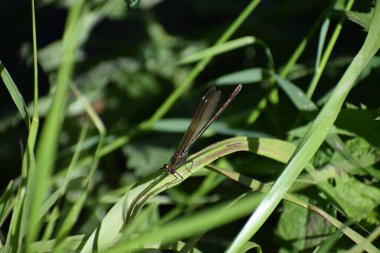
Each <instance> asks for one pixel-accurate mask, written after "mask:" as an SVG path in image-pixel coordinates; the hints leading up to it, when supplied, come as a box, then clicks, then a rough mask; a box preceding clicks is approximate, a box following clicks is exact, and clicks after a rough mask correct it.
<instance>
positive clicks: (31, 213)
mask: <svg viewBox="0 0 380 253" xmlns="http://www.w3.org/2000/svg"><path fill="white" fill-rule="evenodd" d="M83 4H84V1H83V0H79V1H75V2H73V5H72V6H71V7H70V9H69V14H68V18H67V23H66V27H65V33H64V36H63V41H62V51H63V59H62V65H61V66H60V68H59V71H58V75H57V86H56V90H55V94H54V99H53V104H52V106H51V109H50V111H49V113H48V115H47V118H46V121H45V125H44V127H43V129H42V132H41V136H40V142H39V145H38V147H37V152H36V153H37V155H36V161H37V167H38V169H33V170H31V171H30V172H29V175H28V181H27V189H26V202H25V204H26V205H25V208H24V210H25V211H26V213H25V215H27V217H28V218H27V220H26V223H27V224H25V225H26V228H27V231H28V233H27V234H26V240H25V247H26V251H28V250H29V246H30V244H31V243H32V242H33V241H35V239H36V238H37V236H38V234H39V231H40V228H41V222H40V220H39V217H41V207H42V204H43V201H44V199H45V197H46V194H47V192H48V190H49V182H50V179H49V178H50V175H51V171H52V168H53V165H54V161H55V157H56V150H57V144H58V137H59V133H60V129H61V126H62V115H65V113H64V110H65V105H66V99H67V92H68V83H69V80H70V76H71V74H72V71H73V65H74V62H75V53H76V51H77V48H78V46H79V45H78V39H79V37H80V36H79V32H80V31H79V29H78V28H79V20H80V18H81V15H80V14H81V10H82V6H83ZM24 217H25V216H24Z"/></svg>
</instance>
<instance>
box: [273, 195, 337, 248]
mask: <svg viewBox="0 0 380 253" xmlns="http://www.w3.org/2000/svg"><path fill="white" fill-rule="evenodd" d="M298 198H299V199H302V200H304V201H306V202H307V198H306V197H301V196H298ZM283 203H284V204H283V211H282V212H281V216H280V220H279V223H278V226H277V229H276V234H277V236H279V237H280V238H281V239H282V240H284V241H286V242H287V244H291V245H292V247H291V248H293V249H296V250H297V251H302V250H306V249H310V248H313V247H316V246H318V245H320V244H321V242H323V241H324V240H326V238H327V236H328V234H329V233H331V232H333V231H334V227H332V226H331V224H329V223H328V222H327V221H326V219H324V218H322V217H321V216H320V215H318V214H316V213H314V212H311V211H309V210H308V209H306V208H303V207H301V206H299V205H295V204H294V203H291V202H287V201H285V202H283Z"/></svg>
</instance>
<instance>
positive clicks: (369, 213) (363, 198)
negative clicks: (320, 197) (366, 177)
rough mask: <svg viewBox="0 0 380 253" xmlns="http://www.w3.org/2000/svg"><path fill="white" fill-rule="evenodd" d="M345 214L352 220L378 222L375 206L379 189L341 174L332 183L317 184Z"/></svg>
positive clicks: (377, 204) (378, 196)
mask: <svg viewBox="0 0 380 253" xmlns="http://www.w3.org/2000/svg"><path fill="white" fill-rule="evenodd" d="M318 186H319V187H321V189H323V190H324V192H325V194H326V195H328V196H329V197H330V198H331V199H332V200H333V201H334V202H335V203H336V204H337V205H338V206H339V207H340V208H341V209H342V211H344V212H345V214H346V215H347V216H348V217H349V218H351V219H354V220H362V219H365V220H366V221H367V222H369V223H372V224H380V217H379V214H378V213H377V212H376V210H375V208H376V207H377V206H379V205H380V189H378V188H377V187H375V186H371V185H369V184H365V183H362V182H360V181H359V180H357V179H355V178H353V177H351V176H349V175H347V174H342V175H341V176H340V177H336V178H335V179H334V185H332V184H329V183H327V182H324V183H320V184H319V185H318Z"/></svg>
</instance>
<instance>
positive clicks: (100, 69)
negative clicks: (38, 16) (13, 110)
mask: <svg viewBox="0 0 380 253" xmlns="http://www.w3.org/2000/svg"><path fill="white" fill-rule="evenodd" d="M137 2H138V1H133V4H134V8H135V9H134V10H127V9H126V8H127V4H126V3H120V2H117V1H108V2H104V3H99V2H96V3H95V2H86V1H75V2H73V3H72V4H70V5H68V9H67V10H68V16H67V20H66V26H65V29H64V33H63V36H62V40H60V41H59V42H58V43H54V44H50V45H48V46H46V47H45V48H43V49H41V50H37V39H36V37H37V35H38V33H37V30H38V29H36V28H38V27H36V25H35V23H36V22H35V10H34V2H33V1H32V5H31V6H32V8H31V10H32V14H33V19H32V27H33V40H32V41H33V43H32V44H33V50H32V52H33V54H32V55H31V56H32V57H33V58H32V59H33V66H34V89H33V92H34V97H33V102H32V106H28V105H27V103H26V102H25V101H24V98H23V95H22V94H21V92H20V91H19V90H18V88H17V85H16V84H15V82H14V81H13V79H12V77H11V74H10V73H9V72H8V71H7V69H6V66H4V65H3V64H2V65H1V77H2V79H3V82H4V84H5V86H6V87H7V89H8V92H9V94H10V96H11V97H12V100H13V102H14V105H16V107H17V109H18V114H19V116H21V117H18V118H15V120H16V121H17V120H19V119H20V118H22V119H23V121H24V123H25V129H27V133H28V137H27V140H26V145H25V150H24V151H23V153H22V155H23V156H22V157H23V160H22V167H21V170H20V176H19V177H18V178H17V179H16V180H11V181H10V182H9V183H8V185H7V186H6V187H4V189H5V190H4V191H3V193H2V195H1V198H0V221H1V222H0V224H1V225H2V226H1V228H2V231H3V233H4V237H3V238H2V240H1V243H2V244H1V251H2V252H24V251H25V252H67V251H78V252H92V251H101V252H103V251H105V252H126V251H134V250H136V251H139V250H140V251H141V250H144V249H160V250H165V249H170V250H173V251H188V250H193V251H199V252H200V251H210V249H212V250H214V251H219V250H225V251H226V252H242V251H243V252H245V251H249V250H250V249H255V250H256V251H258V252H261V250H262V248H263V249H265V248H266V247H273V248H274V246H273V241H274V240H273V239H272V238H273V237H275V238H276V239H275V241H276V243H277V245H276V247H275V248H276V250H282V251H285V250H291V251H302V250H319V252H329V251H332V250H334V251H337V250H345V251H350V252H356V251H360V250H366V251H368V252H378V251H379V249H377V248H376V246H375V243H374V242H373V241H374V240H375V239H376V238H377V237H378V234H379V229H378V228H377V227H378V224H379V223H380V220H379V213H378V210H377V209H378V206H379V204H380V191H379V189H378V184H379V180H380V174H379V173H378V170H377V168H376V166H378V161H379V154H380V153H379V148H378V147H379V146H380V145H379V144H380V136H379V131H378V129H379V128H378V127H379V124H378V108H376V109H377V111H376V110H371V109H369V108H367V107H366V106H364V105H362V106H360V107H357V106H353V105H348V106H346V108H345V107H344V102H345V101H347V97H348V96H349V95H350V94H352V89H353V88H354V86H355V85H357V86H359V85H366V83H367V82H370V78H369V77H370V76H371V75H373V73H371V71H370V69H371V68H372V67H376V66H378V59H377V56H375V55H376V53H377V51H378V49H379V47H380V35H379V34H380V3H379V1H376V5H375V7H374V9H373V10H372V11H371V12H368V13H358V12H354V11H350V10H351V8H352V5H353V1H347V2H346V3H345V5H344V7H342V6H341V5H340V2H339V3H336V4H335V3H334V4H331V6H330V7H329V8H328V10H329V11H325V12H323V14H321V16H320V17H319V18H318V19H316V21H315V23H314V25H312V26H311V28H310V29H309V30H308V32H307V33H306V35H305V37H304V38H303V39H301V41H300V42H299V44H298V47H296V49H295V50H294V51H293V53H289V55H290V56H289V57H288V59H287V61H286V63H285V64H283V66H281V67H277V68H276V66H275V63H276V61H275V59H276V58H277V55H276V54H275V53H273V52H276V51H277V48H276V45H271V44H270V43H267V42H266V41H265V39H263V38H261V37H260V35H259V34H255V36H253V35H252V34H244V35H243V36H240V37H237V38H234V36H239V35H237V34H238V31H239V29H241V30H243V28H244V27H245V26H246V25H247V19H248V18H249V17H250V16H251V18H252V19H254V18H255V15H254V14H255V13H257V8H258V7H259V6H260V4H264V3H261V1H251V2H250V3H248V4H247V6H245V7H244V8H243V9H242V10H241V12H240V13H239V14H238V15H237V16H236V17H235V19H234V21H233V22H232V23H231V24H230V25H229V26H228V28H226V29H225V31H224V32H223V33H221V35H220V37H219V39H218V40H216V43H215V44H214V45H211V46H204V45H197V46H195V47H196V50H195V51H196V52H193V53H191V54H190V55H187V56H184V57H182V56H181V52H180V50H179V49H178V48H180V49H181V50H183V51H193V50H194V48H193V47H194V44H195V43H194V42H193V41H190V42H188V41H185V40H184V39H183V40H181V39H179V38H178V37H177V38H176V37H174V36H172V35H171V34H169V33H168V32H166V31H165V29H163V26H162V25H161V24H160V23H159V22H157V21H156V20H155V18H154V15H153V14H152V13H150V11H151V8H153V7H152V6H149V5H148V4H147V5H144V4H146V3H144V2H142V3H140V7H139V8H140V10H138V9H136V7H137V5H136V3H137ZM131 3H132V2H131V1H130V2H129V3H128V4H129V5H130V4H131ZM194 4H195V3H194ZM330 10H334V11H330ZM337 13H338V14H339V15H340V16H339V17H338V18H336V14H337ZM134 15H135V16H134ZM136 16H138V17H141V20H143V22H144V23H143V25H144V26H143V27H145V28H146V35H145V36H147V38H145V39H146V41H147V43H146V44H145V45H144V46H136V48H137V51H138V52H139V53H138V54H133V52H132V51H133V50H129V48H128V49H127V50H125V51H126V52H125V51H122V52H123V53H124V54H127V56H126V57H118V58H115V57H109V56H106V57H104V58H102V59H101V60H98V61H97V62H96V64H94V63H93V62H92V60H93V59H91V54H90V53H89V52H86V51H85V50H84V49H83V48H84V45H86V43H90V40H89V38H90V37H89V36H90V32H91V31H93V29H94V27H95V25H96V24H97V22H98V21H100V20H103V19H104V18H105V17H108V18H114V19H118V18H119V19H121V18H122V19H128V18H134V17H136ZM347 18H348V21H349V22H355V23H358V24H359V25H361V26H362V27H363V28H364V29H365V30H366V31H368V32H367V33H366V34H364V33H363V39H365V40H364V43H363V44H362V45H361V47H360V49H359V50H358V52H354V53H355V56H354V57H352V60H351V61H350V62H349V63H347V64H346V65H344V68H345V70H344V72H343V74H341V73H339V74H340V75H341V77H340V78H339V80H338V81H337V82H336V83H334V82H333V81H331V80H328V79H327V80H328V81H329V82H330V84H331V85H330V88H331V89H330V90H328V91H324V89H323V85H322V83H323V82H326V80H323V79H322V77H323V75H327V76H328V70H329V69H328V67H329V65H328V64H330V67H331V69H333V70H334V71H335V72H336V73H338V71H339V69H338V68H336V69H334V68H335V67H334V66H337V65H334V64H338V63H339V62H338V61H337V62H338V63H337V62H334V60H335V59H334V58H333V57H332V54H333V52H334V50H336V48H337V46H338V38H339V36H340V35H341V33H342V28H344V27H345V26H346V25H347ZM331 20H336V23H335V24H334V25H332V24H331ZM369 20H371V21H369ZM318 30H319V31H320V33H319V35H318V36H317V31H318ZM364 35H365V36H364ZM316 37H317V38H316ZM311 41H316V42H317V43H316V44H317V50H316V53H315V55H316V56H312V57H311V58H312V59H314V61H315V63H314V65H313V67H312V68H310V67H308V66H307V64H303V63H302V61H301V57H302V56H305V57H306V56H308V54H307V51H305V50H306V48H307V47H308V46H310V42H311ZM270 45H271V46H270ZM246 48H249V49H252V48H255V49H256V48H257V50H261V51H262V52H263V55H264V56H263V59H265V60H264V62H265V63H263V64H262V65H259V67H255V68H252V67H250V68H243V67H240V68H239V69H238V70H236V69H234V70H231V73H224V71H222V72H223V73H220V74H218V76H217V77H216V78H215V76H214V77H213V78H209V81H210V83H211V84H212V85H219V86H229V85H235V84H236V83H243V86H244V87H243V91H242V94H241V96H240V95H239V98H238V99H236V102H235V101H234V102H235V103H234V104H236V105H234V106H233V108H231V109H230V112H229V113H228V112H226V117H225V122H226V123H221V122H215V124H213V126H211V128H210V130H211V131H208V133H209V135H208V136H212V134H219V135H223V134H224V135H238V137H229V138H224V139H223V140H221V138H220V136H218V137H215V139H216V140H218V141H219V142H215V143H214V144H212V145H210V146H207V147H206V148H203V149H200V151H198V152H196V151H194V152H193V154H192V155H190V156H189V157H188V161H189V162H190V163H191V169H190V170H189V168H188V164H184V165H182V166H180V167H179V168H177V172H178V173H179V174H180V175H181V177H182V179H183V180H182V179H181V180H178V179H179V178H178V177H174V176H173V175H170V174H169V175H167V174H165V173H164V172H162V171H160V170H159V169H158V168H160V167H161V166H162V164H163V163H164V162H167V160H166V161H165V156H167V157H168V158H169V157H170V155H171V150H168V149H167V146H168V145H175V143H176V142H175V140H176V139H177V138H173V142H172V141H168V139H170V137H168V136H173V135H172V134H174V133H176V132H183V131H184V129H185V128H186V126H187V123H188V120H187V119H183V118H180V119H165V118H164V117H166V115H168V114H169V113H172V111H176V110H179V109H178V108H177V107H176V105H177V103H181V102H179V98H180V97H186V94H185V93H186V91H189V93H191V94H193V92H194V93H197V92H196V89H195V88H194V83H196V80H197V78H199V77H200V75H205V73H207V69H208V67H209V65H210V63H211V62H217V61H218V59H220V57H226V55H234V54H239V53H238V52H241V50H244V49H246ZM247 52H249V51H247ZM289 52H291V51H290V50H289ZM129 54H130V55H129ZM83 55H85V56H87V57H88V58H89V59H86V57H83ZM141 55H144V58H143V60H141V58H140V57H141ZM247 55H248V53H247ZM37 56H40V57H39V58H38V57H37ZM57 57H58V61H53V60H52V59H56V58H57ZM81 57H82V58H81ZM247 58H249V57H248V56H247ZM38 60H39V61H40V64H41V66H42V70H43V71H45V72H46V73H47V74H48V75H49V78H50V81H51V82H52V83H53V85H52V89H51V92H50V93H49V94H48V95H46V96H45V97H41V95H40V94H38V90H39V85H40V84H39V80H38V79H37V77H38V76H39V75H38V71H37V66H38ZM338 60H339V59H338ZM77 61H79V63H78V62H77ZM142 62H143V63H142ZM192 64H193V65H192ZM277 64H278V63H277ZM157 66H159V67H157ZM308 79H310V82H309V83H308V84H307V85H306V87H305V86H303V89H302V88H300V87H302V86H301V85H299V83H303V82H305V80H308ZM168 82H169V83H171V84H173V87H174V90H173V92H172V93H171V94H170V95H168V96H165V95H166V94H164V93H165V92H164V91H163V89H162V87H163V86H164V85H165V84H167V83H168ZM258 83H261V84H265V85H263V87H262V93H263V94H264V95H262V96H261V97H260V98H258V97H254V96H253V95H252V91H253V87H254V85H255V84H258ZM106 87H107V89H106ZM228 88H229V87H226V89H228ZM256 91H259V92H260V90H256ZM120 94H122V95H123V96H127V97H128V99H125V98H123V96H120ZM199 94H200V93H199ZM159 95H161V96H159ZM159 97H160V98H161V99H160V98H159ZM316 97H319V98H320V99H319V100H318V101H317V99H316ZM193 98H194V97H190V98H187V100H188V101H193V100H194V99H193ZM370 102H372V101H368V103H370ZM182 103H183V102H182ZM191 103H193V102H191ZM46 104H47V106H46ZM44 105H45V107H44ZM183 107H185V106H183ZM233 112H235V113H234V114H233ZM281 113H284V114H286V116H288V117H289V116H290V117H291V119H292V122H293V123H292V124H289V123H287V122H285V123H284V122H282V121H281V120H282V118H281V117H282V115H281ZM121 115H122V116H121ZM41 118H43V124H40V121H41ZM359 119H360V121H359ZM261 120H263V123H261V122H260V121H261ZM227 123H228V124H227ZM20 124H21V122H20ZM2 125H3V128H2V129H5V130H4V131H7V129H9V128H10V126H9V125H7V121H5V120H4V121H3V122H2ZM256 127H258V128H260V130H261V131H254V130H253V129H255V128H256ZM273 129H275V130H273ZM163 132H168V133H170V135H167V136H166V135H165V134H164V133H163ZM276 133H277V134H276ZM206 135H207V134H206ZM65 136H66V137H65ZM284 136H285V137H284ZM213 138H214V137H213ZM195 149H196V148H194V150H195ZM120 150H121V151H122V152H123V155H124V156H125V157H126V158H125V159H126V165H127V167H128V170H127V171H124V169H120V162H119V160H118V159H117V156H114V154H116V153H117V152H118V151H120ZM198 150H199V149H198ZM237 152H239V153H237ZM235 153H236V154H235ZM122 167H123V166H122ZM260 169H262V170H260ZM168 206H170V210H168V209H167V207H168ZM275 210H277V212H275ZM271 218H272V219H271ZM264 223H266V224H268V226H264ZM219 228H223V230H228V231H229V233H222V235H221V233H220V231H219V230H218V229H219ZM225 228H228V229H225ZM260 232H262V233H263V234H270V235H271V237H269V238H268V236H266V239H262V238H261V236H260ZM342 235H344V236H342ZM215 238H216V239H215ZM213 240H214V241H216V243H213Z"/></svg>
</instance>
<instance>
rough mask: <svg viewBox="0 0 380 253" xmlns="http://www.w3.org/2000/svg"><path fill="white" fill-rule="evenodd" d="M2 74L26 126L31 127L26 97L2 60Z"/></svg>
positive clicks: (0, 73)
mask: <svg viewBox="0 0 380 253" xmlns="http://www.w3.org/2000/svg"><path fill="white" fill-rule="evenodd" d="M0 75H1V78H2V79H3V82H4V84H5V87H6V88H7V89H8V92H9V94H10V95H11V97H12V100H13V102H14V103H15V105H16V107H17V109H18V112H19V113H20V115H21V117H22V118H23V119H24V121H25V125H26V127H27V128H29V124H30V123H29V119H30V117H29V112H28V108H27V106H26V104H25V101H24V98H23V97H22V95H21V93H20V91H19V90H18V88H17V85H16V84H15V82H14V81H13V79H12V77H11V75H10V74H9V72H8V70H7V69H6V68H5V66H4V65H3V63H2V62H1V61H0Z"/></svg>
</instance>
